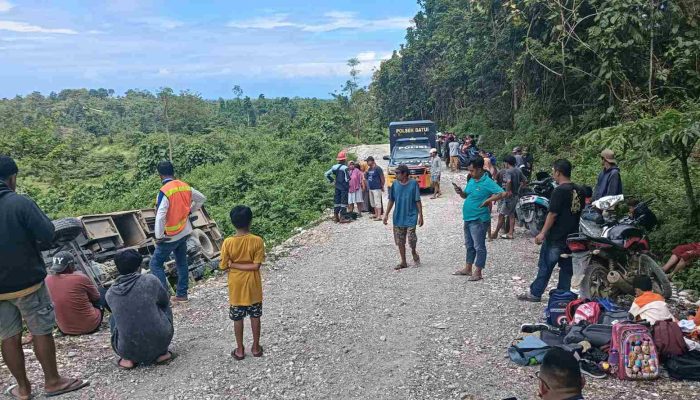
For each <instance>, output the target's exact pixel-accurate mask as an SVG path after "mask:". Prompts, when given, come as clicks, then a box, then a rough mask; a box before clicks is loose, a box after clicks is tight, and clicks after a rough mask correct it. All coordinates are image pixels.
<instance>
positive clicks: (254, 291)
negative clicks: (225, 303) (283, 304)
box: [219, 233, 265, 306]
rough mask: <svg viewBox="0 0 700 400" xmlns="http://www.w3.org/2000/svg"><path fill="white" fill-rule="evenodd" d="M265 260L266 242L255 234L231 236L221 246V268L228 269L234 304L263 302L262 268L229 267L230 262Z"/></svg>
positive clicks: (259, 262)
mask: <svg viewBox="0 0 700 400" xmlns="http://www.w3.org/2000/svg"><path fill="white" fill-rule="evenodd" d="M264 261H265V242H263V240H262V238H261V237H260V236H255V235H253V234H250V233H249V234H247V235H241V236H231V237H229V238H226V240H224V244H223V245H222V246H221V263H220V264H219V268H220V269H223V270H226V269H228V298H229V304H231V305H232V306H250V305H253V304H257V303H260V302H262V299H263V295H262V279H261V277H260V270H259V269H258V270H255V271H241V270H238V269H233V268H229V266H228V264H229V262H232V263H238V264H262V263H263V262H264Z"/></svg>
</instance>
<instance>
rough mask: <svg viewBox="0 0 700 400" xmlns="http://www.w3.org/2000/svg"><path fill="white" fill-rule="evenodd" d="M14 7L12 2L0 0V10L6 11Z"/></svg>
mask: <svg viewBox="0 0 700 400" xmlns="http://www.w3.org/2000/svg"><path fill="white" fill-rule="evenodd" d="M14 7H15V5H14V4H12V3H10V2H9V1H7V0H0V12H8V11H10V10H11V9H13V8H14Z"/></svg>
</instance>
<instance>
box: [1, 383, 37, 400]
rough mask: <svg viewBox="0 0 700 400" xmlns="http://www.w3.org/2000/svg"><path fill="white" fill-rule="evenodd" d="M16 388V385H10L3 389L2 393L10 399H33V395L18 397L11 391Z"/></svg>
mask: <svg viewBox="0 0 700 400" xmlns="http://www.w3.org/2000/svg"><path fill="white" fill-rule="evenodd" d="M16 388H17V385H12V386H10V387H8V388H7V389H5V391H4V392H3V393H4V394H5V396H7V397H11V398H13V399H16V400H30V399H32V398H33V397H34V395H32V394H30V395H29V396H20V395H18V394H14V393H12V391H13V390H15V389H16Z"/></svg>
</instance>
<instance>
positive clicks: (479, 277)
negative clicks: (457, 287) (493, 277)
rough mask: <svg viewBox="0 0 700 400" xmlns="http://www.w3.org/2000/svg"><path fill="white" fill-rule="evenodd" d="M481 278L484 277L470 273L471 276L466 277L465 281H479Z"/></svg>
mask: <svg viewBox="0 0 700 400" xmlns="http://www.w3.org/2000/svg"><path fill="white" fill-rule="evenodd" d="M482 279H484V278H483V277H481V276H474V275H472V276H470V277H469V279H467V281H468V282H477V281H480V280H482Z"/></svg>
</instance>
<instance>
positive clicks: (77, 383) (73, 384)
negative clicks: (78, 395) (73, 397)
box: [44, 379, 90, 397]
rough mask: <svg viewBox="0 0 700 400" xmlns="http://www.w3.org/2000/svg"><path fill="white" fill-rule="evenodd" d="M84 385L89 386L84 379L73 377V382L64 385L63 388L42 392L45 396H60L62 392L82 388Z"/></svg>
mask: <svg viewBox="0 0 700 400" xmlns="http://www.w3.org/2000/svg"><path fill="white" fill-rule="evenodd" d="M85 386H90V382H89V381H84V380H82V379H73V382H71V383H70V384H68V386H66V387H64V388H63V389H59V390H56V391H55V392H46V393H44V396H46V397H55V396H60V395H62V394H66V393H70V392H75V391H76V390H80V389H82V388H84V387H85Z"/></svg>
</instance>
